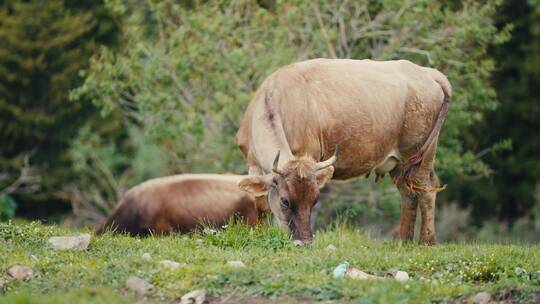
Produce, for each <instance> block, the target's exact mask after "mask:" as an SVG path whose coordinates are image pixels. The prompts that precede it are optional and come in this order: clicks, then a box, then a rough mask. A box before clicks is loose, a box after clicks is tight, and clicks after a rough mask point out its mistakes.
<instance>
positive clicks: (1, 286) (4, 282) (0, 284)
mask: <svg viewBox="0 0 540 304" xmlns="http://www.w3.org/2000/svg"><path fill="white" fill-rule="evenodd" d="M5 284H6V281H5V280H4V279H2V278H0V291H1V289H2V288H4V285H5Z"/></svg>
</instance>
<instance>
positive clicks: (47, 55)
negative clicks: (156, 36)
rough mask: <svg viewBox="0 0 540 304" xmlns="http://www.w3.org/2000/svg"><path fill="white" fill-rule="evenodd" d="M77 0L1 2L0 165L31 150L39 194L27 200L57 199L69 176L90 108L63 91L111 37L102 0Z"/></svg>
mask: <svg viewBox="0 0 540 304" xmlns="http://www.w3.org/2000/svg"><path fill="white" fill-rule="evenodd" d="M77 4H78V3H77V2H71V1H70V2H69V4H67V5H66V4H65V3H64V1H60V0H54V1H2V2H0V41H2V43H1V44H0V137H1V138H2V145H1V146H0V165H1V166H2V168H8V167H10V166H11V165H12V164H13V163H15V162H17V161H18V160H17V159H18V158H20V157H21V156H22V155H24V154H25V153H28V152H32V153H33V155H34V158H33V161H34V164H35V165H36V166H37V167H38V168H39V169H40V172H39V174H40V175H42V176H43V177H44V178H43V189H44V192H41V193H40V194H39V195H33V196H32V197H31V198H30V197H27V198H26V199H28V200H34V201H40V200H42V201H44V200H54V197H53V193H54V192H55V191H57V190H58V189H59V187H60V185H61V184H62V183H63V182H65V181H66V180H70V179H71V178H73V177H72V176H71V172H70V170H69V159H68V156H67V154H66V150H67V148H68V147H69V142H70V141H71V139H72V138H73V137H74V136H75V135H76V134H77V129H78V127H79V126H80V125H81V124H82V123H83V122H84V121H85V120H86V119H88V117H90V116H91V115H92V113H95V108H94V107H93V106H92V104H91V103H89V102H85V101H80V102H77V103H71V102H69V100H68V94H69V91H70V89H71V88H73V87H74V86H76V85H78V84H80V82H81V81H82V78H81V77H80V76H79V71H80V70H81V69H82V68H84V67H86V65H87V60H88V58H89V57H90V55H91V54H92V53H93V51H94V50H95V49H96V46H97V44H98V43H99V42H100V40H102V41H105V42H109V41H110V40H111V36H114V31H115V30H114V26H113V23H112V22H109V23H108V25H107V23H106V22H103V23H101V24H100V23H99V22H100V21H103V20H104V19H106V18H107V17H106V15H104V12H105V11H103V10H101V11H100V10H99V6H102V4H100V3H96V4H94V5H93V6H91V8H88V7H87V6H88V5H87V4H84V3H82V2H81V3H79V6H77ZM96 14H97V15H96ZM99 14H101V15H99ZM50 207H54V206H50Z"/></svg>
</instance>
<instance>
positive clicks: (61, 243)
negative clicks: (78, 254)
mask: <svg viewBox="0 0 540 304" xmlns="http://www.w3.org/2000/svg"><path fill="white" fill-rule="evenodd" d="M49 244H50V245H51V246H52V248H54V249H56V250H68V249H75V250H86V248H88V245H89V244H90V234H87V233H86V234H81V235H79V236H54V237H51V238H50V239H49Z"/></svg>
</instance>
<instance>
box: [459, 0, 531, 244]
mask: <svg viewBox="0 0 540 304" xmlns="http://www.w3.org/2000/svg"><path fill="white" fill-rule="evenodd" d="M496 21H497V23H498V24H499V27H502V26H503V25H504V24H507V23H512V24H513V27H514V30H513V31H512V39H511V40H509V41H508V42H506V43H504V44H501V45H497V46H493V47H492V48H491V53H492V54H493V56H494V57H495V58H497V62H498V65H499V68H498V69H497V71H496V73H495V74H494V75H493V80H492V81H493V84H494V87H495V88H496V90H497V95H498V98H499V100H500V107H499V108H498V109H497V111H495V112H493V113H490V114H489V115H487V116H486V120H485V122H484V123H482V124H479V125H478V127H477V129H476V132H474V140H475V141H476V142H477V144H478V145H488V144H490V143H493V142H496V141H499V140H501V139H505V138H506V139H511V141H512V150H511V151H497V153H487V154H486V155H485V157H484V161H485V163H486V164H488V165H489V166H490V167H491V168H492V170H493V171H494V174H493V176H492V177H491V178H490V179H484V180H479V181H475V180H470V179H464V180H462V182H458V183H456V184H455V185H453V186H454V187H453V188H454V189H456V191H455V192H456V194H454V195H453V196H454V197H456V198H457V199H458V200H459V201H460V202H461V204H462V205H470V206H473V210H472V212H473V213H472V214H473V216H474V217H475V218H476V219H494V218H495V219H497V220H503V221H505V222H506V226H507V227H506V228H505V229H507V230H514V226H515V225H514V223H512V222H513V219H515V218H523V219H527V218H528V219H529V222H535V221H536V222H539V221H540V215H539V214H538V212H535V210H538V208H539V204H540V198H539V197H538V193H539V192H538V189H539V187H540V158H539V157H538V155H539V153H538V152H539V147H540V134H539V133H538V129H539V128H540V121H539V120H538V117H539V116H540V107H539V106H538V96H540V89H539V88H540V77H539V75H540V2H538V1H527V0H522V1H506V2H504V5H503V6H502V7H501V8H500V14H498V15H497V18H496ZM516 224H517V223H516ZM531 226H532V225H531ZM534 231H535V232H536V234H538V232H539V231H540V229H539V228H537V230H534ZM531 233H532V231H531Z"/></svg>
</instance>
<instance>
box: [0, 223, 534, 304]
mask: <svg viewBox="0 0 540 304" xmlns="http://www.w3.org/2000/svg"><path fill="white" fill-rule="evenodd" d="M88 232H90V231H89V230H73V229H67V228H60V227H57V226H45V225H42V224H39V223H20V224H19V223H17V224H15V223H3V224H0V278H3V279H4V280H5V281H6V283H5V284H4V287H3V288H0V303H133V302H135V301H139V302H144V301H148V302H165V303H171V302H174V303H177V302H179V300H180V297H181V296H182V295H183V294H185V293H187V292H189V291H192V290H195V289H205V290H206V291H207V292H208V294H209V297H208V300H209V302H210V303H275V302H279V303H309V302H316V301H325V302H329V303H342V302H347V303H349V302H351V303H426V302H427V303H433V302H435V303H438V302H439V303H440V302H442V303H445V302H450V303H453V302H456V301H460V300H464V301H466V300H467V299H468V298H469V297H470V296H471V295H474V294H476V293H478V292H481V291H486V292H489V293H490V294H491V295H492V297H493V299H494V300H497V301H501V300H504V299H511V300H513V301H514V302H529V303H538V302H540V246H539V245H507V244H481V243H464V244H442V245H437V246H433V247H427V246H419V245H417V244H411V243H401V242H398V241H376V240H372V239H370V238H368V237H367V236H366V235H364V234H362V233H360V232H358V231H355V230H354V229H351V228H347V227H345V226H344V225H336V226H335V227H333V228H330V229H328V230H327V231H322V232H318V233H317V235H316V237H315V242H314V245H313V246H312V247H309V248H306V247H294V246H292V244H291V242H290V240H289V239H288V238H287V237H286V236H285V235H284V234H283V233H282V232H281V231H279V230H278V229H277V228H274V227H270V228H266V227H262V228H261V227H259V228H251V227H245V226H241V225H237V224H231V225H229V226H228V227H226V228H225V229H222V230H219V231H215V230H211V229H205V230H203V231H201V232H199V233H194V234H190V235H173V236H155V237H147V238H132V237H128V236H113V235H112V234H110V233H107V234H105V235H104V236H101V237H95V236H92V239H91V242H90V246H89V247H88V249H87V250H85V251H55V250H53V249H52V248H50V246H49V245H48V244H47V239H48V238H49V237H51V236H57V235H77V234H80V233H88ZM90 233H91V232H90ZM330 244H332V245H334V246H335V247H336V249H335V250H330V249H328V248H327V247H328V245H330ZM145 253H148V254H150V256H151V258H150V259H149V260H148V259H145V258H143V254H145ZM161 260H173V261H177V262H179V263H182V266H181V267H180V268H179V269H176V270H171V269H167V268H164V267H162V266H160V263H159V261H161ZM232 260H240V261H242V262H243V263H244V264H245V265H246V267H243V268H232V267H230V266H228V265H227V262H228V261H232ZM343 261H347V262H348V263H349V264H350V265H351V266H353V267H356V268H358V269H361V270H363V271H366V272H368V273H371V274H375V275H383V274H384V272H386V271H387V270H388V269H389V268H396V269H399V270H403V271H406V272H408V273H409V275H410V277H411V279H410V280H409V281H408V282H405V283H400V282H397V281H395V280H393V279H385V280H377V281H358V280H353V279H350V278H341V279H334V278H333V277H332V271H333V269H334V267H336V266H337V265H338V264H340V263H341V262H343ZM15 264H19V265H26V266H29V267H31V268H32V270H33V272H34V277H33V278H32V279H31V280H28V281H14V280H10V279H8V276H7V274H6V271H7V269H8V268H9V267H10V266H11V265H15ZM132 275H134V276H138V277H140V278H143V279H145V280H146V281H147V282H149V283H151V284H153V285H154V286H155V290H154V291H153V292H151V293H150V294H148V295H146V296H138V295H136V294H135V293H133V292H132V291H130V290H128V289H127V288H126V284H125V282H126V279H127V278H128V277H129V276H132Z"/></svg>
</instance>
